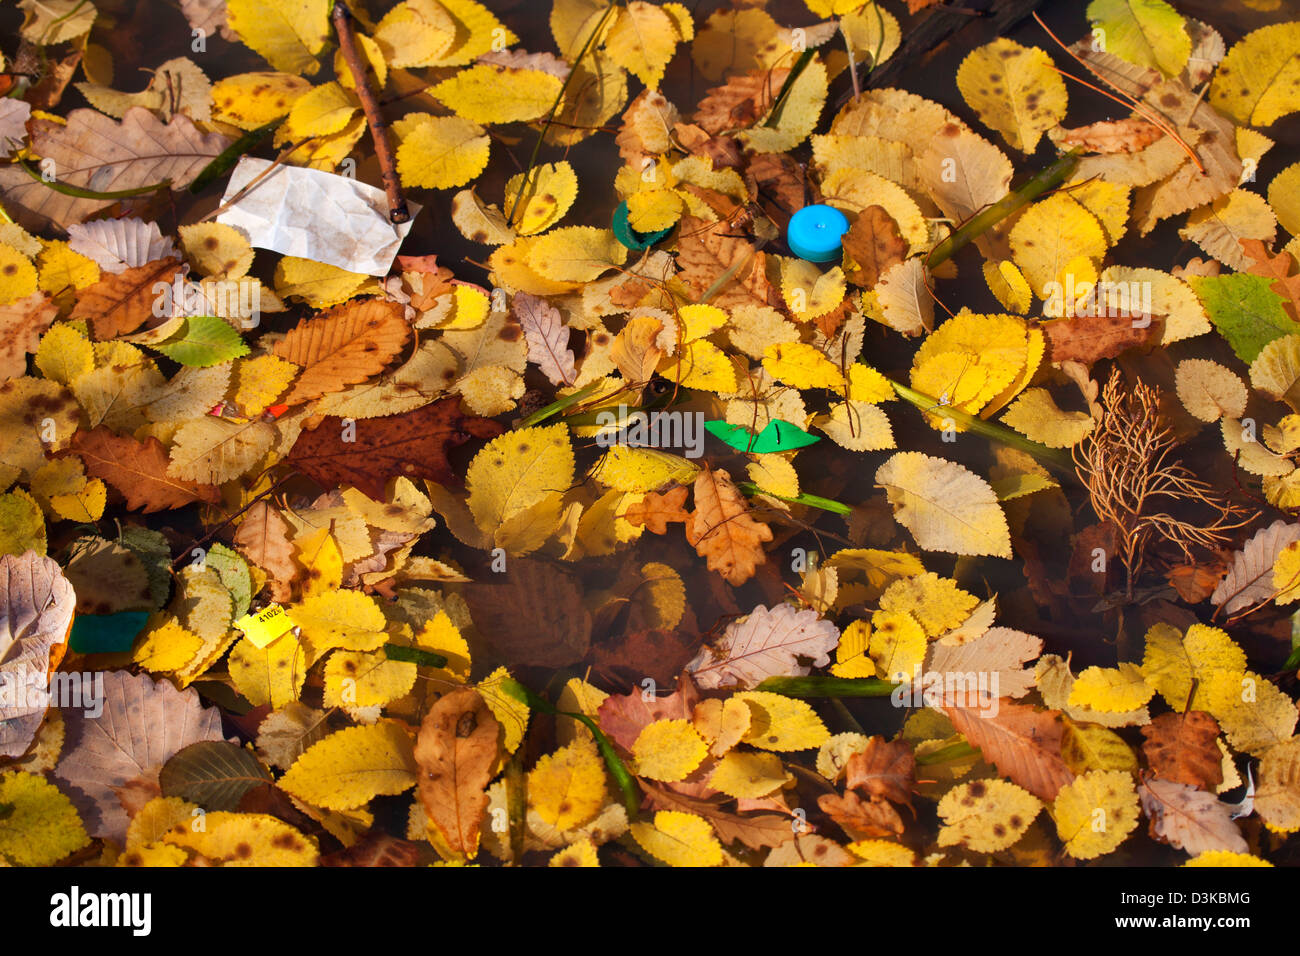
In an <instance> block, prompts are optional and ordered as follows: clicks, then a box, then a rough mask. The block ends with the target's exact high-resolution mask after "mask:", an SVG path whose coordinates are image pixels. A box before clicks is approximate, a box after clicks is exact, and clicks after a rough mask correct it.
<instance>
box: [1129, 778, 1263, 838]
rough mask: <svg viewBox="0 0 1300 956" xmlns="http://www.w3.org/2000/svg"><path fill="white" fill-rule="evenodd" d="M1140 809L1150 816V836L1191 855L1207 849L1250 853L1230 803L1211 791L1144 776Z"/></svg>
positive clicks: (1139, 792)
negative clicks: (1145, 778) (1207, 791)
mask: <svg viewBox="0 0 1300 956" xmlns="http://www.w3.org/2000/svg"><path fill="white" fill-rule="evenodd" d="M1138 797H1139V798H1140V799H1141V801H1142V809H1143V810H1145V811H1146V814H1147V816H1148V817H1150V818H1151V826H1150V831H1151V837H1152V839H1154V840H1159V841H1160V842H1161V843H1168V844H1170V845H1171V846H1174V847H1177V848H1178V849H1180V850H1184V851H1186V852H1187V853H1189V854H1190V855H1192V856H1197V855H1198V854H1201V853H1206V852H1208V851H1210V850H1226V851H1228V852H1230V853H1249V852H1250V847H1249V846H1248V845H1247V844H1246V840H1245V838H1243V837H1242V835H1241V831H1240V830H1239V829H1238V828H1237V824H1236V823H1234V822H1233V819H1232V807H1230V806H1229V805H1228V804H1226V803H1224V802H1223V801H1222V800H1220V799H1219V798H1218V797H1216V796H1215V795H1214V794H1212V793H1206V792H1205V791H1204V790H1197V789H1196V788H1195V787H1189V786H1187V785H1186V784H1183V783H1174V782H1173V781H1172V780H1143V781H1142V782H1141V784H1140V785H1139V787H1138Z"/></svg>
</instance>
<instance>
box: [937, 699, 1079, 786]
mask: <svg viewBox="0 0 1300 956" xmlns="http://www.w3.org/2000/svg"><path fill="white" fill-rule="evenodd" d="M943 712H944V713H945V714H947V715H948V719H949V720H951V721H952V725H953V727H954V728H955V729H956V731H957V732H958V733H959V734H961V735H962V736H963V737H965V738H966V742H967V743H969V744H970V745H971V746H972V747H977V748H978V749H979V751H980V753H981V754H983V756H984V759H985V760H987V761H988V762H989V763H991V764H993V765H994V766H995V767H997V768H998V772H999V773H1001V774H1002V775H1003V776H1005V777H1008V778H1010V779H1011V782H1012V783H1017V784H1019V785H1020V786H1022V787H1024V788H1025V789H1026V790H1028V791H1029V792H1030V793H1032V794H1033V795H1034V796H1036V797H1038V798H1039V799H1042V800H1055V799H1056V794H1057V791H1059V790H1060V789H1061V788H1062V787H1063V786H1065V785H1066V784H1067V783H1069V782H1070V781H1071V780H1073V779H1074V774H1073V772H1071V770H1070V768H1069V767H1067V766H1066V764H1065V760H1064V759H1063V758H1062V757H1061V722H1060V712H1059V711H1055V710H1037V709H1035V708H1034V707H1032V706H1030V705H1029V704H1015V703H1012V702H1011V701H1008V700H1000V701H998V709H997V712H996V713H995V714H992V713H990V712H989V711H988V710H981V709H977V708H969V707H945V708H944V709H943Z"/></svg>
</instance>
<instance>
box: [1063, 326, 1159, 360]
mask: <svg viewBox="0 0 1300 956" xmlns="http://www.w3.org/2000/svg"><path fill="white" fill-rule="evenodd" d="M1133 321H1134V320H1133V317H1132V316H1128V315H1090V316H1076V317H1074V318H1068V319H1052V320H1051V321H1048V322H1044V323H1042V325H1041V326H1039V327H1040V328H1041V329H1042V330H1043V331H1044V332H1046V333H1047V342H1048V347H1049V348H1050V349H1051V357H1052V361H1053V362H1069V361H1075V362H1082V363H1084V364H1085V365H1091V364H1092V363H1093V362H1096V361H1098V360H1099V359H1104V358H1114V357H1115V356H1117V355H1119V354H1120V353H1121V352H1125V351H1127V350H1129V349H1131V348H1141V347H1143V346H1147V345H1155V344H1156V343H1158V342H1159V341H1160V337H1161V336H1162V335H1163V334H1164V325H1165V321H1164V317H1163V316H1152V317H1151V322H1150V324H1148V325H1146V326H1145V327H1143V326H1134V324H1133Z"/></svg>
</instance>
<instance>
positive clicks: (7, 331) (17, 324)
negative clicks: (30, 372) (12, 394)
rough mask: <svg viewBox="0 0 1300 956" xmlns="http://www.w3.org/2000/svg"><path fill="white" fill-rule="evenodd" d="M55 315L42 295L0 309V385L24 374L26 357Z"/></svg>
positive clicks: (45, 296)
mask: <svg viewBox="0 0 1300 956" xmlns="http://www.w3.org/2000/svg"><path fill="white" fill-rule="evenodd" d="M58 314H59V309H58V307H57V306H56V305H55V304H54V303H53V302H51V301H50V297H49V296H47V295H46V294H45V293H44V292H33V293H32V294H31V295H29V296H27V298H25V299H19V300H18V301H16V302H9V303H7V304H5V305H0V381H4V380H5V379H7V378H18V377H19V376H20V375H23V374H25V373H26V371H27V353H29V352H35V351H36V347H37V346H38V345H40V342H41V335H42V334H43V333H44V332H45V330H46V329H48V328H49V327H50V323H51V322H53V321H54V320H55V318H57V317H58Z"/></svg>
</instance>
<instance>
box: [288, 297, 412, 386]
mask: <svg viewBox="0 0 1300 956" xmlns="http://www.w3.org/2000/svg"><path fill="white" fill-rule="evenodd" d="M404 316H405V313H404V310H403V308H402V306H401V305H399V304H398V303H396V302H387V301H385V300H383V299H354V300H352V301H351V302H344V303H343V304H342V305H338V306H335V307H334V308H332V309H330V310H329V311H327V312H322V313H321V314H320V315H318V316H316V317H314V318H310V319H303V320H302V321H301V322H299V323H298V325H297V326H295V327H294V328H293V329H292V330H290V332H289V334H288V335H286V336H285V337H284V338H283V339H282V340H281V341H280V342H278V343H277V344H276V346H275V354H276V355H278V356H280V358H282V359H285V360H287V361H289V362H292V363H293V364H294V365H300V366H302V374H300V375H299V376H298V378H297V379H296V380H295V381H294V383H293V389H292V390H291V391H290V392H289V394H288V395H286V396H285V397H284V398H283V399H282V401H283V402H284V403H285V404H286V405H295V404H298V403H300V402H305V401H308V400H309V399H313V398H319V397H320V396H321V395H327V394H329V393H330V392H336V391H338V390H339V389H341V388H343V386H345V385H352V384H355V383H357V382H364V381H365V380H366V379H368V378H370V376H372V375H378V374H379V373H380V372H382V371H383V370H384V367H385V366H386V365H388V363H389V362H391V361H392V360H393V359H394V358H395V357H396V356H397V355H398V353H400V352H401V351H402V348H403V346H405V345H406V340H407V339H408V338H410V334H411V327H410V325H409V324H408V323H407V321H406V319H405V317H404Z"/></svg>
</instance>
